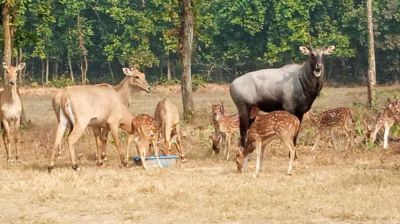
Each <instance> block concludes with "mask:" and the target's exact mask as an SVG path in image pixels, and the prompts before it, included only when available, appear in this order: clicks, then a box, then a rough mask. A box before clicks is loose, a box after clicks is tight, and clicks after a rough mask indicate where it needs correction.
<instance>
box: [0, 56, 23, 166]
mask: <svg viewBox="0 0 400 224" xmlns="http://www.w3.org/2000/svg"><path fill="white" fill-rule="evenodd" d="M24 68H25V63H20V64H19V65H18V66H16V67H15V66H11V65H7V63H5V62H3V69H4V71H5V74H6V80H5V86H4V90H2V91H1V92H0V94H1V96H0V120H1V125H2V127H3V140H4V145H5V148H6V153H7V162H8V163H13V162H14V159H12V156H11V132H12V131H11V129H12V128H13V129H14V130H13V132H14V133H13V135H14V144H15V162H19V156H18V139H19V127H20V123H21V112H22V104H21V99H20V97H19V94H18V92H17V80H18V71H21V70H22V69H24Z"/></svg>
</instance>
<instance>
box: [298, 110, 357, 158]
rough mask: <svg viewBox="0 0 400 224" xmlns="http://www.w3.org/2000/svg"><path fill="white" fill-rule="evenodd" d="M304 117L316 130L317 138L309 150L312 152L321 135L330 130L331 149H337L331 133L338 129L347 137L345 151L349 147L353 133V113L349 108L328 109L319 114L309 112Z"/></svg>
mask: <svg viewBox="0 0 400 224" xmlns="http://www.w3.org/2000/svg"><path fill="white" fill-rule="evenodd" d="M306 117H308V118H309V119H310V121H311V123H312V124H313V125H314V126H315V127H316V128H317V138H316V139H315V143H314V145H313V147H312V148H311V150H312V151H313V150H315V149H316V147H317V144H318V143H319V141H320V138H321V134H322V133H323V132H324V131H326V130H330V132H331V138H332V139H331V140H332V142H333V147H334V148H335V150H336V149H337V147H336V139H335V136H334V133H333V129H334V128H340V129H342V130H343V131H344V132H345V134H346V137H347V143H346V149H347V148H348V147H349V145H350V140H351V139H352V138H353V133H354V130H353V129H354V127H353V113H352V111H351V110H350V109H349V108H346V107H340V108H335V109H330V110H327V111H323V112H321V113H320V114H316V113H313V112H311V111H309V112H308V113H307V114H306Z"/></svg>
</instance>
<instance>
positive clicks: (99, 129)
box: [49, 68, 150, 172]
mask: <svg viewBox="0 0 400 224" xmlns="http://www.w3.org/2000/svg"><path fill="white" fill-rule="evenodd" d="M123 71H124V74H125V78H124V79H123V80H122V81H121V83H120V84H119V85H117V86H115V87H113V86H111V85H108V84H99V85H82V86H72V87H69V88H66V89H63V90H61V92H59V93H56V94H55V95H54V96H53V99H52V102H53V107H54V111H55V113H56V115H57V119H58V125H57V131H56V136H55V140H54V145H53V148H52V151H51V156H50V164H49V172H50V171H51V170H52V169H53V168H54V157H55V153H56V148H58V147H59V145H60V143H61V140H62V137H63V135H64V132H65V130H66V128H67V127H69V128H70V129H71V130H70V133H69V136H68V148H69V151H70V154H71V162H72V168H73V169H74V170H79V166H78V164H77V162H76V159H75V148H74V145H75V143H76V142H77V141H78V139H79V138H80V136H81V135H82V133H83V131H84V130H85V128H86V127H92V128H93V132H94V135H95V138H96V146H97V164H98V165H102V163H103V162H102V150H104V148H105V145H104V143H105V141H106V140H105V139H104V138H105V136H107V134H105V133H107V132H108V131H109V130H110V131H111V134H112V136H113V138H114V142H115V145H116V146H117V150H118V153H119V155H120V159H121V163H122V165H124V166H126V165H127V161H126V160H125V158H124V155H123V153H122V149H121V146H120V140H119V136H118V127H119V126H121V125H122V124H123V123H124V122H125V123H126V122H127V121H124V120H126V119H128V120H129V119H131V117H132V116H131V115H130V113H129V110H128V107H127V105H128V102H129V96H130V93H131V92H132V91H135V90H136V89H139V90H144V91H147V92H149V91H150V86H149V84H148V83H147V81H146V78H145V75H144V74H143V73H142V72H140V71H138V70H137V69H135V68H123ZM130 121H131V120H129V121H128V122H130Z"/></svg>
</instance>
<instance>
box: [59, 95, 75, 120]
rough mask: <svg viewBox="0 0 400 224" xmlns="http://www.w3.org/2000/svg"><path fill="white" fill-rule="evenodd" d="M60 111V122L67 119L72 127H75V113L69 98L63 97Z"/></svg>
mask: <svg viewBox="0 0 400 224" xmlns="http://www.w3.org/2000/svg"><path fill="white" fill-rule="evenodd" d="M59 111H60V113H59V119H60V121H61V120H63V119H66V120H67V121H68V122H67V123H68V124H70V125H71V126H74V123H75V116H74V113H73V109H72V105H71V101H70V100H69V99H68V97H67V96H63V97H62V98H61V105H60V109H59Z"/></svg>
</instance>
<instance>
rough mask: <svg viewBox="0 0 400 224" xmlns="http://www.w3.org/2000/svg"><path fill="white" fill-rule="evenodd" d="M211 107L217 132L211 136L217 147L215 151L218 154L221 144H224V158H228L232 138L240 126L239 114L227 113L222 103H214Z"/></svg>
mask: <svg viewBox="0 0 400 224" xmlns="http://www.w3.org/2000/svg"><path fill="white" fill-rule="evenodd" d="M211 109H212V113H213V124H214V128H215V133H216V134H214V135H213V136H211V137H210V138H211V139H212V140H213V145H214V146H213V149H214V147H215V149H214V152H215V153H217V154H218V153H219V152H220V147H219V145H221V144H222V147H223V148H224V155H223V158H225V159H226V160H228V159H229V150H230V145H231V141H232V138H233V136H234V134H235V132H236V131H237V130H238V128H239V116H238V114H234V115H225V108H224V105H223V104H222V103H217V104H213V105H212V106H211ZM218 135H219V136H218ZM218 138H220V139H218ZM217 141H220V142H221V144H217ZM217 145H218V146H217Z"/></svg>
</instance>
